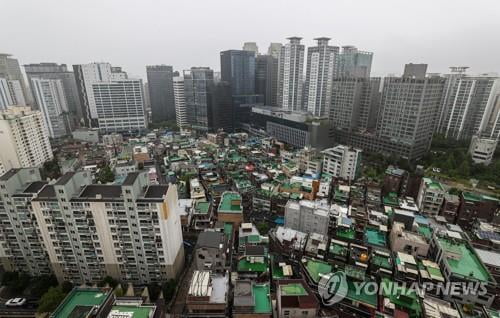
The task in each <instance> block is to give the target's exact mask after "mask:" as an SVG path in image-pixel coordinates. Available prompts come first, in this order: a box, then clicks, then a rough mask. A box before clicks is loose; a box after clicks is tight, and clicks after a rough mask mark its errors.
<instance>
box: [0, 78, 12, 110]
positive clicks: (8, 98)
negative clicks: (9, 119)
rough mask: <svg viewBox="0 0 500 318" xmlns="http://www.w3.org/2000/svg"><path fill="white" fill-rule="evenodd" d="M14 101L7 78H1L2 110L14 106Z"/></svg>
mask: <svg viewBox="0 0 500 318" xmlns="http://www.w3.org/2000/svg"><path fill="white" fill-rule="evenodd" d="M13 105H15V104H14V99H13V98H12V94H11V93H10V89H9V82H8V81H7V80H6V79H5V78H0V110H2V109H6V108H7V107H9V106H13Z"/></svg>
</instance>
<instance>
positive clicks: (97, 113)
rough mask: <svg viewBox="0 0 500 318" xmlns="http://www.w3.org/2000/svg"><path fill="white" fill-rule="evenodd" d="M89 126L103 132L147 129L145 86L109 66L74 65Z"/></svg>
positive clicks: (92, 64) (117, 68)
mask: <svg viewBox="0 0 500 318" xmlns="http://www.w3.org/2000/svg"><path fill="white" fill-rule="evenodd" d="M73 69H74V71H75V77H76V82H77V86H78V93H79V96H80V102H81V104H82V106H83V110H84V118H85V123H86V125H88V126H90V127H95V128H99V130H101V131H103V132H117V131H118V132H119V131H121V132H130V131H140V130H142V129H145V128H146V116H145V110H144V95H143V85H142V80H140V79H129V78H128V76H127V73H125V72H123V71H122V69H121V68H120V67H112V66H111V64H109V63H90V64H82V65H73Z"/></svg>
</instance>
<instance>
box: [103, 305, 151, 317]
mask: <svg viewBox="0 0 500 318" xmlns="http://www.w3.org/2000/svg"><path fill="white" fill-rule="evenodd" d="M154 310H155V308H154V307H153V306H139V307H137V306H113V307H111V311H117V312H118V313H121V314H125V313H132V317H131V318H150V317H151V314H152V313H153V312H154Z"/></svg>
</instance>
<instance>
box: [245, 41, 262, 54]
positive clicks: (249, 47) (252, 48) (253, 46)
mask: <svg viewBox="0 0 500 318" xmlns="http://www.w3.org/2000/svg"><path fill="white" fill-rule="evenodd" d="M242 49H243V51H249V52H253V53H254V56H257V55H259V47H258V46H257V43H255V42H245V43H243V48H242Z"/></svg>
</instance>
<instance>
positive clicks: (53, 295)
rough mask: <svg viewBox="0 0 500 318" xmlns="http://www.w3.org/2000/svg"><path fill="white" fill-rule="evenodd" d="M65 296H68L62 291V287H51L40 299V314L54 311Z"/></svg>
mask: <svg viewBox="0 0 500 318" xmlns="http://www.w3.org/2000/svg"><path fill="white" fill-rule="evenodd" d="M65 296H66V294H65V293H64V292H63V291H62V288H61V287H50V288H49V290H48V291H47V292H46V293H45V294H43V296H42V298H41V299H40V303H39V305H38V313H44V312H52V311H54V310H55V309H56V308H57V306H58V305H59V304H60V303H61V302H62V301H63V299H64V297H65Z"/></svg>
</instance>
